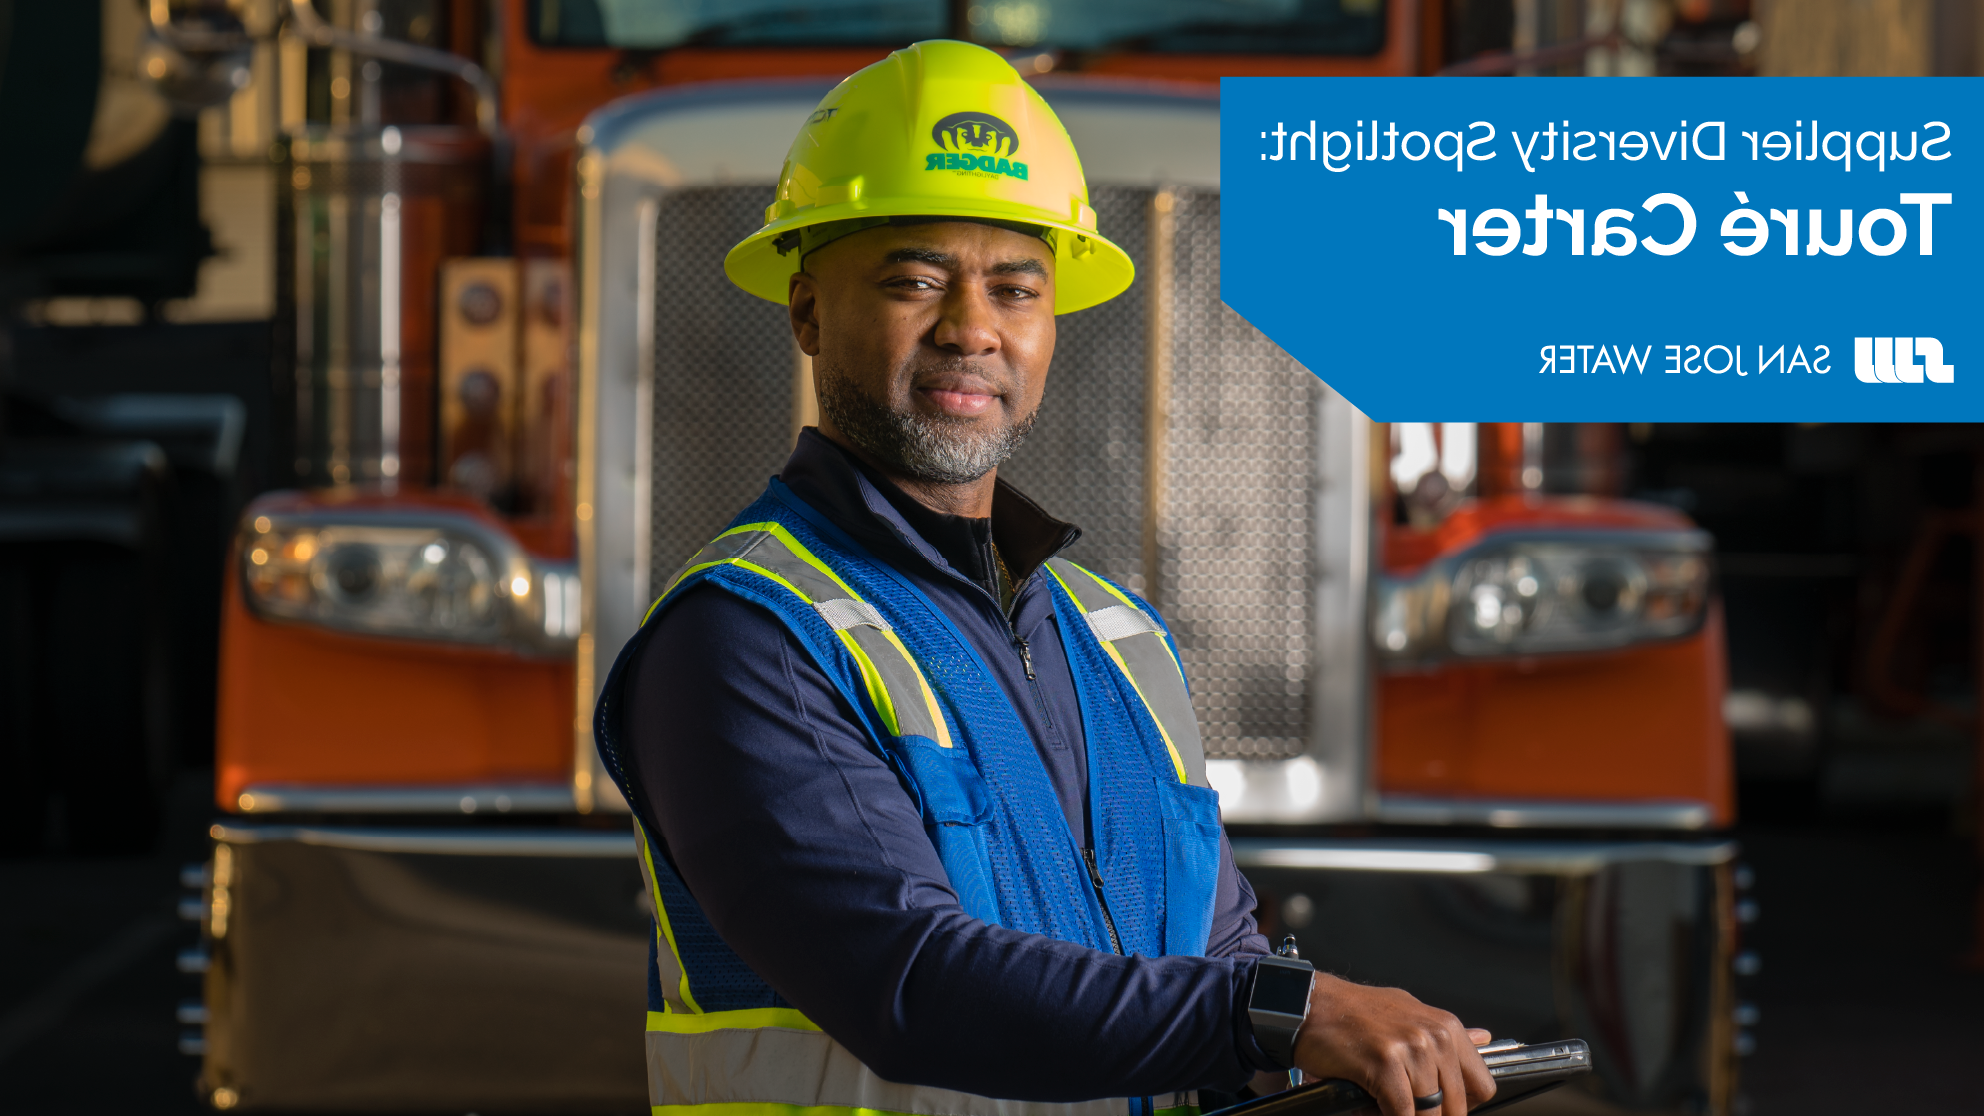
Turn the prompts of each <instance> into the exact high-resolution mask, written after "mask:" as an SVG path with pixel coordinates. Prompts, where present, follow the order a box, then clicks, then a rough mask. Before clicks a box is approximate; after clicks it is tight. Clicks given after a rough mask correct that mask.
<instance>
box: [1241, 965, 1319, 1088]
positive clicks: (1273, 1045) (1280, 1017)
mask: <svg viewBox="0 0 1984 1116" xmlns="http://www.w3.org/2000/svg"><path fill="white" fill-rule="evenodd" d="M1315 983H1316V967H1315V966H1314V965H1311V964H1309V963H1308V962H1307V961H1299V960H1295V959H1293V958H1288V957H1263V958H1261V959H1260V961H1259V962H1258V963H1256V964H1255V966H1254V988H1253V991H1252V992H1250V993H1248V995H1247V1018H1248V1019H1249V1020H1250V1021H1252V1022H1253V1024H1254V1041H1256V1042H1258V1043H1260V1044H1261V1051H1262V1052H1263V1053H1265V1054H1266V1055H1267V1056H1268V1057H1269V1058H1272V1059H1273V1060H1274V1062H1275V1064H1276V1065H1279V1066H1280V1067H1282V1068H1283V1069H1288V1068H1291V1067H1293V1066H1294V1065H1295V1032H1297V1031H1299V1030H1301V1029H1302V1021H1303V1020H1304V1019H1307V1018H1308V1017H1309V989H1310V987H1311V986H1312V985H1314V984H1315Z"/></svg>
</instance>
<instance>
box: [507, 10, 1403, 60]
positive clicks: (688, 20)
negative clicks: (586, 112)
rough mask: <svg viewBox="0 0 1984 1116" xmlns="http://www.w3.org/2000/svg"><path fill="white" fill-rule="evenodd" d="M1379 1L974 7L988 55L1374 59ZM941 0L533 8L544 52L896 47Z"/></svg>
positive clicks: (944, 21) (943, 30)
mask: <svg viewBox="0 0 1984 1116" xmlns="http://www.w3.org/2000/svg"><path fill="white" fill-rule="evenodd" d="M1385 4H1386V0H978V2H976V3H973V4H970V5H969V6H968V7H967V8H966V9H965V11H966V18H967V19H968V20H969V21H970V25H971V26H970V37H971V38H973V39H975V40H977V41H978V42H982V43H985V44H987V45H989V46H994V47H998V46H1006V47H1025V48H1036V47H1037V48H1043V49H1046V48H1054V49H1061V50H1078V51H1094V50H1138V51H1155V52H1167V53H1202V54H1375V53H1377V52H1378V51H1379V50H1381V49H1383V47H1384V44H1385ZM950 12H951V5H950V3H949V0H531V5H530V27H531V34H532V37H533V38H534V39H536V41H537V42H538V43H539V44H541V45H544V46H564V47H593V48H598V47H608V48H618V49H623V50H666V49H669V48H671V47H681V46H849V45H900V44H904V43H910V42H914V41H916V40H918V39H930V38H940V37H945V36H957V34H958V32H957V31H956V30H954V29H953V28H952V27H951V26H950Z"/></svg>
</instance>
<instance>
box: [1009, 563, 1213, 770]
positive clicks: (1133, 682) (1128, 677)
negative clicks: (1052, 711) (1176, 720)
mask: <svg viewBox="0 0 1984 1116" xmlns="http://www.w3.org/2000/svg"><path fill="white" fill-rule="evenodd" d="M1068 564H1069V565H1070V566H1075V564H1074V563H1073V562H1069V563H1068ZM1044 568H1045V569H1046V570H1047V572H1048V573H1049V574H1051V575H1053V578H1054V580H1055V581H1059V582H1060V583H1061V588H1062V589H1064V590H1067V593H1068V596H1069V597H1072V598H1073V599H1074V602H1075V607H1076V608H1077V609H1081V608H1082V598H1081V594H1079V593H1076V592H1075V590H1074V587H1073V586H1070V585H1069V584H1068V583H1067V581H1065V580H1063V579H1062V577H1061V575H1060V574H1059V573H1058V572H1056V571H1055V569H1054V567H1053V565H1052V564H1048V565H1046V566H1045V567H1044ZM1075 568H1076V569H1078V570H1082V568H1081V567H1080V566H1075ZM1082 572H1083V573H1085V574H1088V576H1089V579H1090V580H1091V581H1094V582H1095V583H1096V584H1097V585H1100V586H1102V587H1103V588H1104V589H1107V590H1109V594H1110V596H1113V597H1115V598H1116V599H1117V600H1119V601H1122V602H1123V603H1124V604H1126V605H1129V606H1130V607H1131V608H1137V606H1136V605H1135V604H1134V603H1132V602H1131V600H1130V598H1128V597H1125V596H1124V595H1123V594H1121V593H1118V592H1117V591H1116V587H1115V586H1113V585H1111V584H1109V583H1108V582H1106V581H1104V580H1102V579H1101V578H1099V577H1096V576H1095V575H1094V574H1092V573H1089V572H1088V571H1087V570H1082ZM1082 611H1084V612H1085V611H1087V610H1086V609H1082ZM1137 611H1138V612H1142V611H1143V610H1142V609H1140V608H1139V609H1137ZM1159 638H1163V637H1162V635H1161V634H1160V636H1159ZM1096 642H1097V643H1099V644H1101V645H1102V649H1103V650H1104V651H1107V652H1108V653H1109V659H1110V661H1111V662H1113V663H1115V664H1116V670H1117V671H1118V672H1119V673H1121V674H1122V675H1123V680H1124V681H1126V682H1128V683H1129V684H1130V689H1132V690H1134V691H1136V694H1137V700H1138V701H1141V702H1143V703H1144V712H1145V713H1148V714H1150V723H1151V724H1154V725H1156V726H1157V734H1158V735H1159V736H1161V737H1163V738H1164V750H1165V751H1166V752H1169V753H1170V754H1171V769H1172V770H1173V771H1176V772H1177V773H1178V781H1179V782H1181V783H1189V782H1191V781H1192V777H1191V775H1190V774H1189V773H1187V772H1186V770H1185V760H1184V757H1182V756H1180V755H1179V754H1178V746H1177V745H1176V744H1173V743H1172V742H1171V732H1170V730H1168V729H1166V728H1165V727H1164V718H1162V717H1159V716H1158V715H1157V710H1156V709H1154V708H1152V707H1151V704H1150V699H1149V698H1147V697H1145V696H1144V688H1143V687H1142V686H1139V685H1137V676H1136V675H1135V674H1133V673H1131V671H1130V665H1129V664H1128V663H1126V662H1124V661H1123V656H1121V655H1119V654H1117V653H1116V648H1115V647H1113V646H1112V645H1111V644H1110V643H1109V641H1108V640H1106V639H1098V640H1096ZM1166 650H1169V645H1168V644H1167V647H1166ZM1171 660H1172V664H1173V665H1174V666H1175V665H1176V664H1177V661H1178V659H1177V656H1175V655H1173V656H1172V657H1171ZM1178 677H1179V678H1180V679H1183V678H1184V677H1185V672H1184V670H1183V669H1182V668H1181V669H1180V670H1179V672H1178Z"/></svg>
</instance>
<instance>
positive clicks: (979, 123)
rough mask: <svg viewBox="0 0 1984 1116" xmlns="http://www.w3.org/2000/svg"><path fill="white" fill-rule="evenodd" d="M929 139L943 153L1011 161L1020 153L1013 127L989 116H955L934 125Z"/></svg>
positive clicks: (967, 113) (984, 113) (965, 113)
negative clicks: (948, 152) (933, 141)
mask: <svg viewBox="0 0 1984 1116" xmlns="http://www.w3.org/2000/svg"><path fill="white" fill-rule="evenodd" d="M930 138H931V139H933V140H936V141H937V146H938V147H941V148H943V149H944V150H945V151H956V152H958V153H959V154H964V155H990V156H992V157H994V158H1011V157H1012V156H1013V154H1014V153H1016V152H1017V151H1019V149H1020V137H1019V134H1018V133H1017V132H1014V131H1013V126H1012V125H1011V124H1008V123H1006V122H1005V121H1003V120H1001V119H999V118H998V117H996V116H994V115H992V114H991V113H989V112H954V113H952V114H950V115H949V116H946V117H945V118H943V119H942V120H939V121H937V126H936V127H934V128H932V129H930Z"/></svg>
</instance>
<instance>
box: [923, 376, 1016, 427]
mask: <svg viewBox="0 0 1984 1116" xmlns="http://www.w3.org/2000/svg"><path fill="white" fill-rule="evenodd" d="M916 390H917V393H918V394H920V395H922V396H923V398H925V399H928V400H929V401H930V402H931V404H933V405H934V406H935V407H936V408H937V409H938V410H939V411H942V412H943V413H945V414H947V415H956V416H958V417H960V418H972V417H976V416H978V415H982V414H984V413H985V412H986V411H989V410H991V409H992V405H993V404H994V403H997V402H998V401H999V392H997V391H996V390H994V389H993V387H992V386H991V385H990V384H988V383H986V382H985V381H984V380H981V379H979V378H978V377H976V376H960V377H949V376H946V377H942V378H940V379H938V380H936V381H935V382H932V383H928V384H923V385H919V386H918V387H917V389H916Z"/></svg>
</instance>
